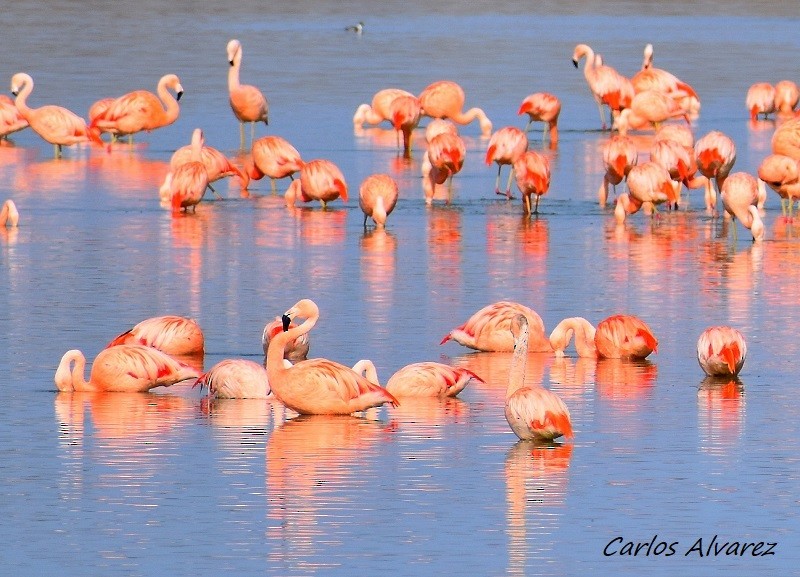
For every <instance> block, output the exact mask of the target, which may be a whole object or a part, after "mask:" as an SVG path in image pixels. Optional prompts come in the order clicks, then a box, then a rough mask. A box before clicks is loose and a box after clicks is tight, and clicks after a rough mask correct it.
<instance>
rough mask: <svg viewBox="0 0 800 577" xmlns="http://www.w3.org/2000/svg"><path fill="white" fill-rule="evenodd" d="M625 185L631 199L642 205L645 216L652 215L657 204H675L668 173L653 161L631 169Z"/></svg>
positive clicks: (675, 196) (674, 195)
mask: <svg viewBox="0 0 800 577" xmlns="http://www.w3.org/2000/svg"><path fill="white" fill-rule="evenodd" d="M627 183H628V192H629V193H630V195H631V198H633V199H636V200H638V201H639V202H641V203H643V204H644V207H645V214H650V215H653V214H654V212H655V209H656V206H658V205H659V204H663V203H665V202H669V203H670V206H672V205H673V203H677V200H678V197H677V195H676V193H675V188H674V187H673V186H672V178H671V177H670V175H669V171H668V170H667V169H666V168H664V167H663V166H662V165H661V164H659V163H658V162H656V161H654V160H648V161H647V162H645V163H644V164H637V165H636V166H634V167H632V168H631V170H630V172H628V178H627Z"/></svg>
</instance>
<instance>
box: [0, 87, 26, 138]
mask: <svg viewBox="0 0 800 577" xmlns="http://www.w3.org/2000/svg"><path fill="white" fill-rule="evenodd" d="M23 128H28V121H27V120H25V117H24V116H22V113H21V112H20V111H19V109H18V108H17V105H16V104H14V101H13V100H11V99H10V98H9V97H8V96H6V95H5V94H0V141H3V140H8V135H9V134H13V133H15V132H19V131H20V130H22V129H23Z"/></svg>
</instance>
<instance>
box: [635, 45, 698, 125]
mask: <svg viewBox="0 0 800 577" xmlns="http://www.w3.org/2000/svg"><path fill="white" fill-rule="evenodd" d="M631 84H632V85H633V88H634V90H635V91H636V92H637V93H638V92H644V91H645V90H656V91H658V92H661V93H663V94H666V95H667V96H669V97H670V98H671V99H672V100H674V101H675V103H676V104H677V105H678V107H679V108H680V110H681V111H682V112H683V113H684V114H687V115H689V116H692V117H696V116H697V115H698V114H699V113H700V97H699V96H698V95H697V92H695V90H694V88H692V87H691V86H690V85H689V84H687V83H686V82H683V81H682V80H680V79H679V78H678V77H676V76H675V75H674V74H672V73H670V72H667V71H666V70H662V69H661V68H656V67H654V66H653V45H652V44H647V45H646V46H645V47H644V59H643V61H642V69H641V70H640V71H639V72H637V73H636V74H634V75H633V76H632V77H631Z"/></svg>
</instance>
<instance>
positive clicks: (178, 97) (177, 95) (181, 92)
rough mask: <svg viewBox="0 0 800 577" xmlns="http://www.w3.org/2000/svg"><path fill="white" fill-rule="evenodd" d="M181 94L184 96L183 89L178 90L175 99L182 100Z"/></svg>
mask: <svg viewBox="0 0 800 577" xmlns="http://www.w3.org/2000/svg"><path fill="white" fill-rule="evenodd" d="M181 96H183V90H181V91H180V92H178V93H177V94H176V95H175V100H180V99H181Z"/></svg>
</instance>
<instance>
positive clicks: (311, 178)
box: [285, 159, 347, 208]
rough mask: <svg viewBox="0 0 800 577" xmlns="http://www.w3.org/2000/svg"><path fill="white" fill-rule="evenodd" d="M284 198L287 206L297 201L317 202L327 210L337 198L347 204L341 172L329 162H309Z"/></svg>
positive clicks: (319, 160)
mask: <svg viewBox="0 0 800 577" xmlns="http://www.w3.org/2000/svg"><path fill="white" fill-rule="evenodd" d="M285 196H286V202H287V203H288V204H294V202H295V201H296V200H298V199H299V200H301V201H303V202H311V201H312V200H318V201H319V202H320V204H322V208H327V206H328V203H329V202H331V201H334V200H336V199H337V198H341V199H342V200H343V201H344V202H347V183H346V182H345V180H344V175H343V174H342V171H341V170H339V167H338V166H336V165H335V164H334V163H332V162H331V161H330V160H325V159H315V160H310V161H308V162H306V163H305V164H304V165H303V168H301V169H300V178H298V179H297V180H293V181H292V184H290V185H289V188H288V189H287V190H286V195H285Z"/></svg>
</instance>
